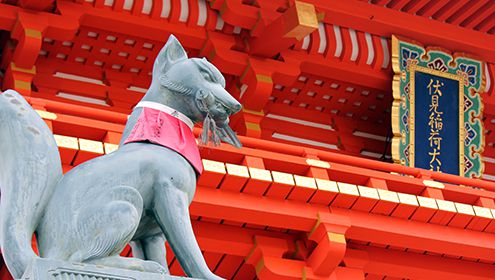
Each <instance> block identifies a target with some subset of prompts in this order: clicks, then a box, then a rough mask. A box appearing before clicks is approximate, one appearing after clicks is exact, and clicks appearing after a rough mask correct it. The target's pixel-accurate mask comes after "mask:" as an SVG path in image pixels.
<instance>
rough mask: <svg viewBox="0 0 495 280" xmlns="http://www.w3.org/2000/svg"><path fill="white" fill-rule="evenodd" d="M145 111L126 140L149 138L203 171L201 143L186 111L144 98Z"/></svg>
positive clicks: (199, 172)
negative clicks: (199, 144)
mask: <svg viewBox="0 0 495 280" xmlns="http://www.w3.org/2000/svg"><path fill="white" fill-rule="evenodd" d="M138 107H142V108H143V111H142V112H141V115H139V118H138V120H137V122H136V124H135V125H134V127H133V128H132V131H131V134H130V135H129V137H127V139H126V140H125V141H124V144H127V143H131V142H142V141H149V142H151V143H154V144H157V145H161V146H164V147H167V148H169V149H172V150H174V151H176V152H177V153H179V154H180V155H182V156H183V157H184V158H185V159H186V160H187V161H188V162H189V163H190V164H191V165H192V166H193V167H194V169H195V170H196V172H197V173H198V175H200V174H201V173H202V172H203V164H202V163H201V156H200V155H199V149H198V145H197V144H196V139H195V138H194V134H193V133H192V126H193V122H192V121H191V120H190V119H189V118H188V117H187V116H185V115H183V114H182V113H180V112H178V111H176V110H174V109H172V108H170V107H167V106H165V105H163V104H160V103H156V102H149V101H141V102H140V103H139V104H138V105H136V108H138Z"/></svg>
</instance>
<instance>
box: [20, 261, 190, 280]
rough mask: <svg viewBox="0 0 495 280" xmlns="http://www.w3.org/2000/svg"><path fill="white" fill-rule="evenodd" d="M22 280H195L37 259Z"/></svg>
mask: <svg viewBox="0 0 495 280" xmlns="http://www.w3.org/2000/svg"><path fill="white" fill-rule="evenodd" d="M21 280H194V279H193V278H184V277H177V276H170V275H162V274H158V273H149V272H142V271H135V270H127V269H118V268H112V267H106V266H97V265H92V264H82V263H70V262H64V261H57V260H50V259H41V258H37V259H34V261H33V262H32V263H31V265H30V266H29V267H28V269H27V270H26V272H25V273H24V275H23V276H22V278H21Z"/></svg>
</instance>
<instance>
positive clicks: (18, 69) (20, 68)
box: [10, 62, 36, 75]
mask: <svg viewBox="0 0 495 280" xmlns="http://www.w3.org/2000/svg"><path fill="white" fill-rule="evenodd" d="M10 68H11V69H12V70H13V71H17V72H23V73H28V74H33V75H34V74H36V66H33V67H31V69H27V68H22V67H17V66H16V65H15V63H14V62H12V63H10Z"/></svg>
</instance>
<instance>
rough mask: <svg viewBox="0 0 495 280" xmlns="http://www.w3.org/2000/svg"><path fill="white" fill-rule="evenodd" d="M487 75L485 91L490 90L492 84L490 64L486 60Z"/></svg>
mask: <svg viewBox="0 0 495 280" xmlns="http://www.w3.org/2000/svg"><path fill="white" fill-rule="evenodd" d="M485 77H486V84H485V92H489V91H490V86H491V85H492V81H491V77H490V70H488V64H487V63H486V62H485Z"/></svg>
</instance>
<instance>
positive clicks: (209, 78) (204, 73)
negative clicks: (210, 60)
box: [201, 71, 213, 82]
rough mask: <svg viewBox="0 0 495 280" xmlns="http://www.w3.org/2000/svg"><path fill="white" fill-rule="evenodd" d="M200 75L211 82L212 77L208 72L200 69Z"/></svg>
mask: <svg viewBox="0 0 495 280" xmlns="http://www.w3.org/2000/svg"><path fill="white" fill-rule="evenodd" d="M201 75H203V78H204V79H205V80H207V81H210V82H213V79H212V78H211V76H210V74H208V73H207V72H205V71H201Z"/></svg>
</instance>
